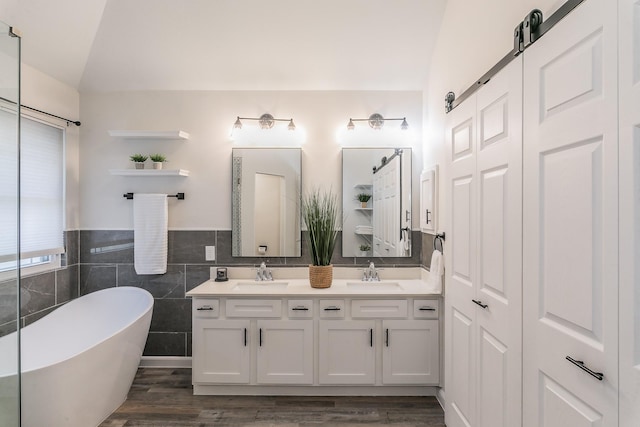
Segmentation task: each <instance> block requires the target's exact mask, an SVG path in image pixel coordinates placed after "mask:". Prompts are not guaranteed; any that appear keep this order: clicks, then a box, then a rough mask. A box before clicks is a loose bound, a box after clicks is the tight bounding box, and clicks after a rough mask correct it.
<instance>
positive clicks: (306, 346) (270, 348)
mask: <svg viewBox="0 0 640 427" xmlns="http://www.w3.org/2000/svg"><path fill="white" fill-rule="evenodd" d="M257 323H258V348H257V360H256V362H257V380H256V382H257V383H258V384H308V385H311V384H313V320H258V322H257Z"/></svg>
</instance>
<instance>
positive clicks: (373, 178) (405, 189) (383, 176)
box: [342, 148, 412, 257]
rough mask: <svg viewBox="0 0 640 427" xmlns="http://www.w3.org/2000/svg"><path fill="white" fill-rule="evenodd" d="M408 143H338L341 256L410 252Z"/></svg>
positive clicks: (406, 253)
mask: <svg viewBox="0 0 640 427" xmlns="http://www.w3.org/2000/svg"><path fill="white" fill-rule="evenodd" d="M411 174H412V171H411V148H343V149H342V210H343V227H342V256H343V257H353V256H355V257H410V256H411Z"/></svg>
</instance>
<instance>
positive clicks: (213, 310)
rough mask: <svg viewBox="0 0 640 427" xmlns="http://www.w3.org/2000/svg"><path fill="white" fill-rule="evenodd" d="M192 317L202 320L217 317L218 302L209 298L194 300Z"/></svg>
mask: <svg viewBox="0 0 640 427" xmlns="http://www.w3.org/2000/svg"><path fill="white" fill-rule="evenodd" d="M192 307H193V315H194V316H195V317H198V318H202V319H210V318H215V317H218V315H219V314H220V301H218V300H217V299H209V298H194V299H193V303H192Z"/></svg>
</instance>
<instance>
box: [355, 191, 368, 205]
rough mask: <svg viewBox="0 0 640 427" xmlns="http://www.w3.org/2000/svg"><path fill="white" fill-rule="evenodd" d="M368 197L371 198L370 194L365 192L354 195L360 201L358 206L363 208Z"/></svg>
mask: <svg viewBox="0 0 640 427" xmlns="http://www.w3.org/2000/svg"><path fill="white" fill-rule="evenodd" d="M370 198H371V194H367V193H360V194H358V195H357V196H356V199H358V201H359V202H360V206H362V207H363V208H366V207H367V202H368V201H369V199H370Z"/></svg>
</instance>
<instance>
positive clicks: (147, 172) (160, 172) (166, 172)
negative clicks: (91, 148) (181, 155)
mask: <svg viewBox="0 0 640 427" xmlns="http://www.w3.org/2000/svg"><path fill="white" fill-rule="evenodd" d="M109 173H110V174H111V175H121V176H189V171H188V170H186V169H109Z"/></svg>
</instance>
